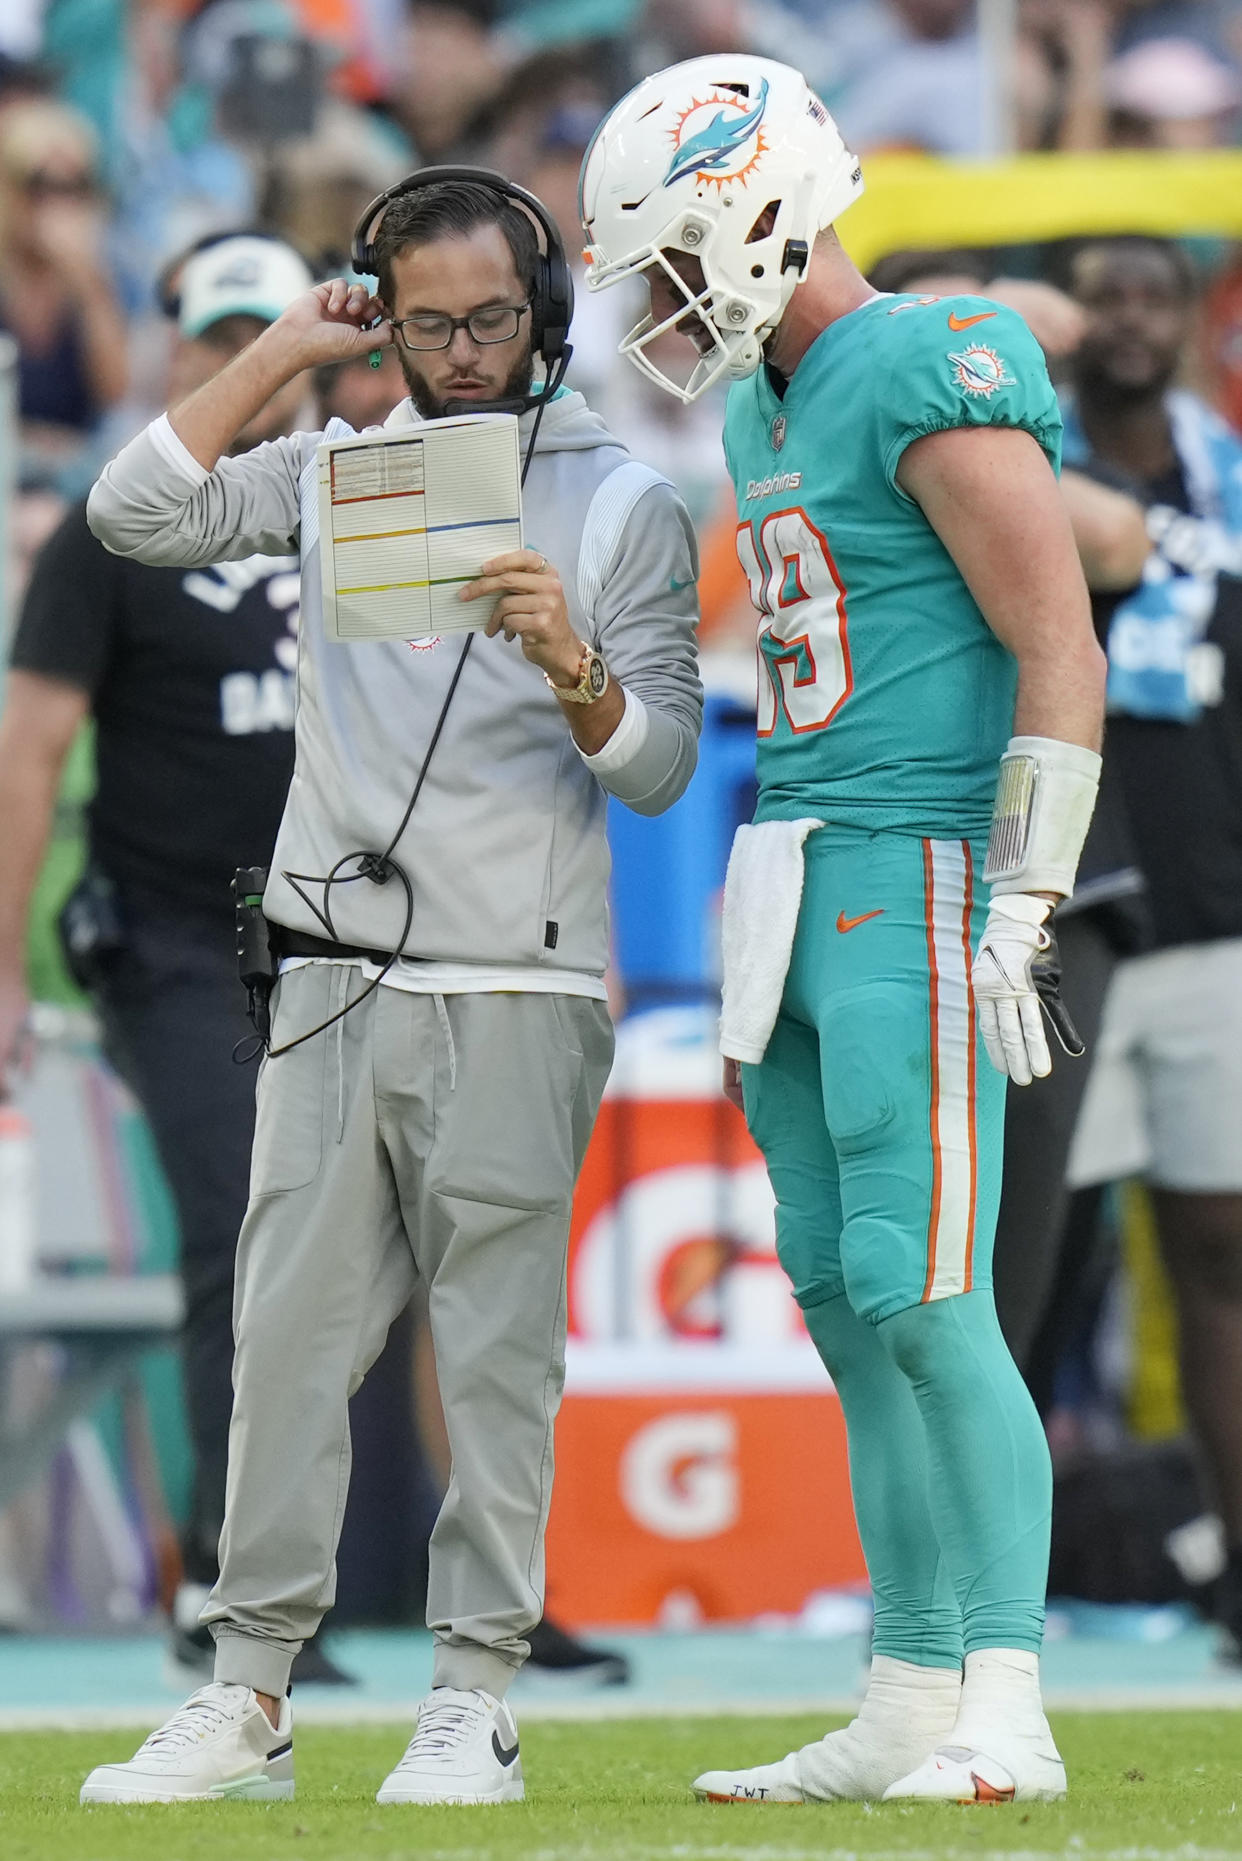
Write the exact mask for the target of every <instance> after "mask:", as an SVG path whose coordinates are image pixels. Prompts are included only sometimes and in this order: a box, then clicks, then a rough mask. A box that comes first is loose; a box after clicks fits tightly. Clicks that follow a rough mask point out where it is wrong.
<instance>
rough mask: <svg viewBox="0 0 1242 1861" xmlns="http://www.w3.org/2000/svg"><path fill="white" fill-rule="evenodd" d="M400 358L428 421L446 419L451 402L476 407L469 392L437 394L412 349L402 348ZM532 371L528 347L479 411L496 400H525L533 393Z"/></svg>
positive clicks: (482, 400)
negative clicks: (416, 363)
mask: <svg viewBox="0 0 1242 1861" xmlns="http://www.w3.org/2000/svg"><path fill="white" fill-rule="evenodd" d="M397 360H398V361H399V362H400V364H401V373H402V374H403V375H404V376H405V385H406V387H407V388H408V389H409V390H410V399H411V400H412V401H413V403H414V406H415V408H416V409H417V411H418V412H419V413H420V414H421V415H422V417H423V419H424V420H443V419H444V417H445V410H446V408H448V407H449V406H450V405H451V406H455V407H457V406H458V404H459V403H460V408H467V409H469V408H470V407H472V406H473V402H472V401H471V399H470V397H469V396H467V395H456V394H452V393H450V394H446V395H445V397H444V399H443V400H441V398H440V396H439V395H438V394H435V393H433V392H432V390H431V388H430V387H429V385H428V383H427V382H426V380H425V379H424V378H423V376H422V375H420V374H419V372H418V370H417V368H416V367H415V366H414V358H413V356H412V355H411V354H410V352H409V350H408V349H403V348H401V349H398V351H397ZM531 374H532V364H531V352H530V350H529V349H527V350H525V352H524V353H523V354H522V355H521V356H519V358H518V360H517V361H516V362H515V363H514V364H513V367H512V368H511V369H510V370H509V373H508V374H507V375H506V376H505V379H504V381H503V382H502V383H501V384H500V386H499V387H497V389H496V391H495V393H493V394H488V395H486V396H482V395H481V396H480V397H479V403H478V405H479V411H480V412H483V411H485V410H486V408H487V407H488V406H489V405H490V404H491V403H492V402H494V401H520V400H525V399H526V397H527V396H528V395H529V393H530V386H531ZM460 408H459V410H460Z"/></svg>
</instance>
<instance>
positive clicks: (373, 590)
mask: <svg viewBox="0 0 1242 1861" xmlns="http://www.w3.org/2000/svg"><path fill="white" fill-rule="evenodd" d="M477 580H478V577H477V576H476V575H438V576H436V577H435V578H434V580H432V581H429V582H368V583H366V585H365V586H364V587H361V588H338V589H337V591H336V592H337V594H338V595H343V594H391V593H392V592H393V590H394V589H397V588H447V587H448V586H449V585H450V584H451V583H452V582H473V581H477Z"/></svg>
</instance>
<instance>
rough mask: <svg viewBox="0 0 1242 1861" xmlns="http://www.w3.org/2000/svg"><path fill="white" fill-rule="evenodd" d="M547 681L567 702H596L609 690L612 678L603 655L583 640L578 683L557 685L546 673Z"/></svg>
mask: <svg viewBox="0 0 1242 1861" xmlns="http://www.w3.org/2000/svg"><path fill="white" fill-rule="evenodd" d="M543 676H544V680H545V682H546V683H547V684H548V685H549V686H550V687H551V689H552V690H553V691H554V692H555V693H556V695H557V697H558V698H560V699H562V700H563V701H564V702H565V703H566V704H594V703H595V700H596V699H597V698H602V697H603V695H604V693H605V692H606V691H607V690H608V686H609V684H610V682H611V681H610V679H609V677H608V667H607V666H606V665H605V664H604V660H603V656H602V654H600V653H597V652H596V650H595V648H594V647H593V646H588V645H587V643H586V641H585V640H583V641H582V657H581V659H579V661H578V683H577V684H576V685H557V684H556V683H555V682H554V681H553V680H552V679H550V678H549V677H548V675H547V673H546V672H545V673H544V675H543Z"/></svg>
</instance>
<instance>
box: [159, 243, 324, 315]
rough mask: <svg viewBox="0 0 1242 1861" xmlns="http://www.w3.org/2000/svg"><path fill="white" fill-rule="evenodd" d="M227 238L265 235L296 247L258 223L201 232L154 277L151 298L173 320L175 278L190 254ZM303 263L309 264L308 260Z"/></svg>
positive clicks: (177, 306) (177, 305) (177, 303)
mask: <svg viewBox="0 0 1242 1861" xmlns="http://www.w3.org/2000/svg"><path fill="white" fill-rule="evenodd" d="M229 239H265V240H266V241H267V243H268V244H269V245H272V246H283V247H284V248H285V250H286V251H290V252H297V250H298V249H297V247H296V246H295V245H292V244H290V242H289V240H287V239H282V238H281V236H280V234H279V233H269V232H267V231H265V230H264V228H263V227H261V226H229V227H226V228H225V230H224V231H223V232H219V233H204V234H203V237H202V238H201V239H196V240H195V241H194V244H193V245H192V246H187V247H186V248H185V250H184V252H178V253H177V255H176V257H175V258H170V259H169V261H168V263H167V264H166V265H165V266H164V267H163V268H162V269H161V271H160V274H159V277H158V278H157V279H156V280H155V301H156V303H157V304H158V305H159V307H160V309H161V310H162V311H163V313H164V315H165V316H166V317H171V318H172V320H173V322H174V323H175V322H176V321H177V319H178V318H179V317H180V315H181V291H180V289H179V287H178V283H177V280H178V279H179V278H180V277H181V274H182V272H183V271H184V270H185V267H186V266H187V265H188V264H189V262H190V260H191V259H192V258H197V257H198V255H199V253H200V252H210V250H211V248H212V246H222V245H224V243H225V241H226V240H229ZM302 256H303V254H302V253H300V252H299V253H298V257H299V258H301V257H302ZM307 264H308V265H309V264H310V261H309V260H307ZM310 270H311V276H312V277H313V276H314V275H315V272H314V267H313V266H310Z"/></svg>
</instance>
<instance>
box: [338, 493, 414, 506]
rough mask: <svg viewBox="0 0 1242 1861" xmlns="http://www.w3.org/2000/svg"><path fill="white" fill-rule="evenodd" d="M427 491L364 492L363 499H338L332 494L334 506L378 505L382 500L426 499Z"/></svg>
mask: <svg viewBox="0 0 1242 1861" xmlns="http://www.w3.org/2000/svg"><path fill="white" fill-rule="evenodd" d="M426 495H427V493H426V492H425V491H364V492H363V493H362V495H361V497H356V498H338V497H337V495H336V493H335V491H334V492H333V493H332V502H333V503H334V504H378V503H379V501H380V499H381V498H425V497H426Z"/></svg>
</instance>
